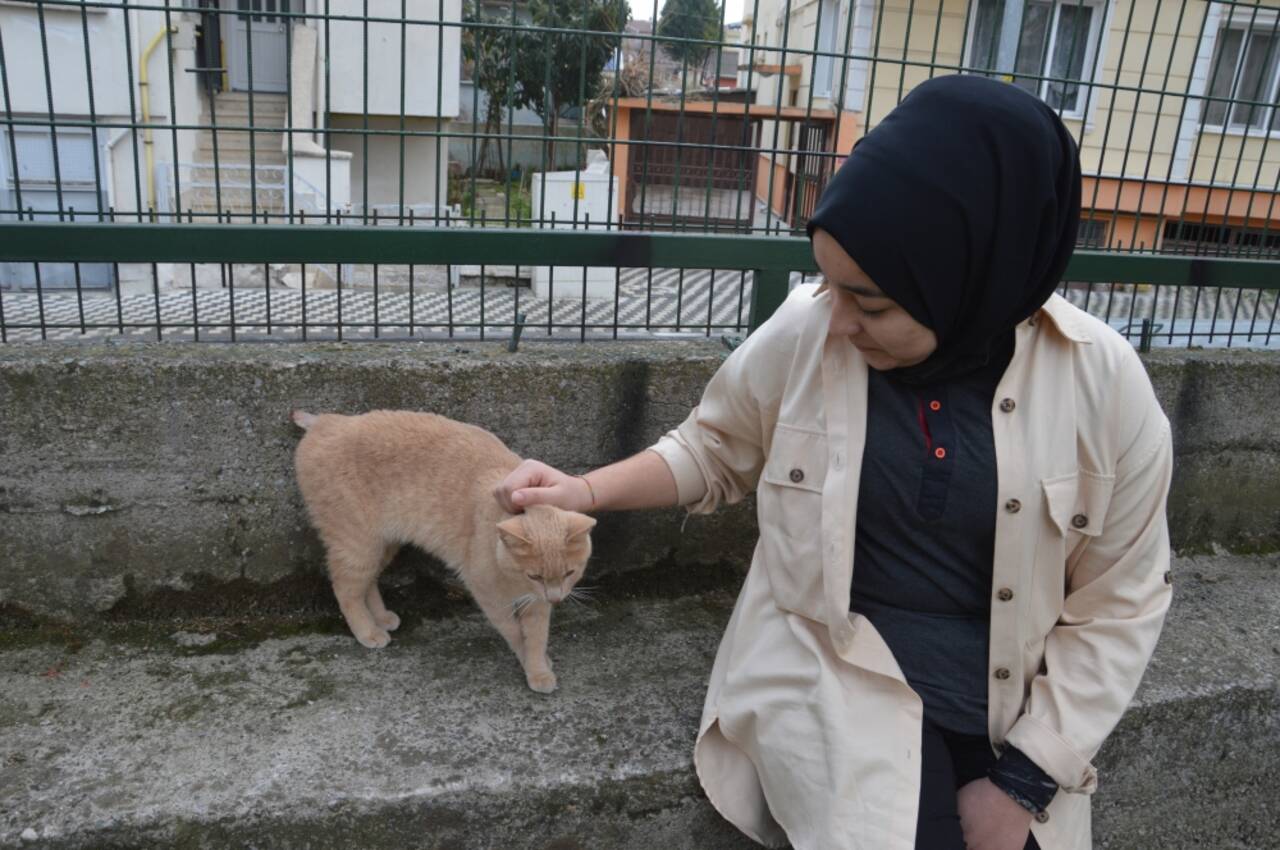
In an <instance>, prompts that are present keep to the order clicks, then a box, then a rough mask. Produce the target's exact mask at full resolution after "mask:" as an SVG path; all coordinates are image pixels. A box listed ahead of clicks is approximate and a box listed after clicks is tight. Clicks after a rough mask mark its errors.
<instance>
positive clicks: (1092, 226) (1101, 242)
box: [1076, 218, 1107, 248]
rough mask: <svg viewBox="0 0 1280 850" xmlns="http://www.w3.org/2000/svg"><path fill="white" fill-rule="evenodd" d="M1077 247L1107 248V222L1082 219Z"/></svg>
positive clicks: (1077, 237) (1077, 235)
mask: <svg viewBox="0 0 1280 850" xmlns="http://www.w3.org/2000/svg"><path fill="white" fill-rule="evenodd" d="M1076 247H1077V248H1105V247H1107V222H1106V221H1105V220H1100V219H1094V218H1082V219H1080V229H1079V230H1078V231H1076Z"/></svg>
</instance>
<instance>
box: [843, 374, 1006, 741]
mask: <svg viewBox="0 0 1280 850" xmlns="http://www.w3.org/2000/svg"><path fill="white" fill-rule="evenodd" d="M1004 365H1005V364H1004V363H998V364H995V365H993V366H990V367H986V368H983V369H981V370H978V371H975V372H970V373H969V374H967V375H963V376H960V377H958V378H954V379H952V380H951V381H948V382H947V383H946V384H945V385H942V386H930V385H926V386H922V387H912V386H908V385H906V384H903V383H901V382H899V381H897V380H894V379H893V378H892V377H889V376H888V375H886V374H885V373H883V372H877V371H875V370H872V371H871V372H870V386H869V391H868V394H867V411H868V412H867V443H866V449H865V452H864V454H863V459H862V483H861V485H860V487H859V491H858V526H857V534H856V535H855V539H856V544H855V548H854V562H853V586H852V598H851V603H850V607H851V608H852V609H853V610H854V611H856V612H858V613H859V614H862V615H864V616H866V617H867V619H869V620H870V621H871V622H872V624H873V625H875V627H876V629H877V630H878V631H879V632H880V634H881V635H882V636H883V637H884V640H885V642H886V643H887V644H888V645H889V649H890V650H892V651H893V654H894V657H895V658H896V659H897V660H898V665H899V666H900V667H901V668H902V672H903V675H905V676H906V679H907V682H908V683H909V684H910V685H911V687H912V688H914V689H915V691H916V692H917V693H918V694H920V697H921V699H923V700H924V712H925V717H926V718H927V719H928V720H929V721H930V722H931V723H933V724H935V725H937V726H941V727H942V728H944V729H949V730H951V731H953V732H959V733H962V734H968V735H985V734H986V731H987V678H988V675H987V666H988V663H987V644H988V640H989V637H988V633H989V629H990V626H989V624H990V619H991V570H992V558H993V552H994V548H995V528H996V519H995V517H996V514H995V512H996V497H997V483H996V454H995V441H994V438H993V436H992V431H991V401H992V397H993V396H994V394H995V388H996V384H998V383H999V381H1000V376H1001V374H1002V372H1003V370H1004Z"/></svg>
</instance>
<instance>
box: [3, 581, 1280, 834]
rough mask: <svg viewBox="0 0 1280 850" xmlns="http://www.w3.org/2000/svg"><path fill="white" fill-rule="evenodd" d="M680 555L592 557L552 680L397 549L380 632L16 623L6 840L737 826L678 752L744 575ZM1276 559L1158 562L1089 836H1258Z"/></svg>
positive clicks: (324, 622) (559, 634) (1270, 693)
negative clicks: (1155, 627)
mask: <svg viewBox="0 0 1280 850" xmlns="http://www.w3.org/2000/svg"><path fill="white" fill-rule="evenodd" d="M689 569H690V568H687V567H681V568H680V578H679V579H678V580H677V581H671V580H670V579H671V576H667V575H664V574H661V571H655V572H653V573H651V574H649V575H646V576H642V577H640V580H637V576H636V575H634V574H631V575H630V576H628V577H618V578H617V579H616V580H611V579H610V577H609V576H607V575H606V576H603V577H601V578H600V579H597V580H594V581H593V583H594V584H597V585H599V591H598V594H597V598H598V599H599V600H601V601H600V602H598V603H595V604H592V605H590V606H587V607H579V606H560V608H558V609H557V612H556V614H555V620H554V622H553V624H552V635H551V643H550V654H551V655H552V657H553V659H554V661H555V669H556V673H557V675H558V676H559V680H560V681H559V684H560V689H559V691H557V692H556V693H555V694H553V695H550V696H543V695H539V694H535V693H533V692H532V691H530V690H529V689H528V688H527V687H526V686H525V683H524V677H523V675H522V674H521V672H520V670H519V667H518V664H517V663H516V661H515V659H514V657H513V656H512V654H511V652H510V650H509V649H507V647H506V645H505V644H504V642H503V641H502V639H501V638H500V637H499V636H498V634H497V633H496V632H495V631H494V630H493V629H492V627H490V626H489V625H488V623H487V622H485V621H484V620H483V618H482V617H480V616H479V615H478V614H477V613H475V612H474V611H473V610H472V608H471V606H470V604H469V603H468V602H465V601H461V602H460V601H458V600H457V597H456V595H454V596H453V599H454V601H452V602H450V601H446V600H447V599H448V598H450V596H451V592H450V591H449V590H448V589H447V588H446V587H443V586H440V585H438V584H435V583H434V582H433V581H432V580H431V579H429V578H427V577H426V574H425V573H424V574H421V575H413V576H410V575H407V574H404V573H403V572H402V573H401V574H400V575H394V573H395V572H396V568H393V569H392V573H393V575H392V576H391V578H392V579H395V580H394V581H390V582H388V583H387V587H386V589H385V590H384V593H385V596H386V600H387V603H388V605H389V606H390V607H391V608H392V609H393V610H398V611H399V613H400V615H401V617H402V618H403V620H404V625H403V626H402V628H401V629H400V630H399V631H397V632H396V633H395V635H394V638H393V641H392V643H391V645H390V646H389V647H388V648H386V649H382V650H377V651H370V650H366V649H364V648H363V647H361V646H359V645H358V644H357V643H356V641H355V640H354V639H353V638H352V637H351V636H350V634H348V633H347V631H346V627H345V624H344V623H343V621H342V619H341V617H340V616H339V615H338V613H337V608H336V605H335V604H333V602H332V599H331V598H328V597H327V596H317V597H314V598H315V599H320V600H322V602H321V608H320V609H319V610H320V613H316V612H315V611H314V610H313V611H312V612H311V613H310V614H309V615H308V617H309V619H308V618H303V619H298V618H296V617H293V618H284V616H283V615H281V614H277V616H278V617H281V619H277V620H275V621H264V622H263V623H261V624H259V625H253V624H246V623H245V622H244V620H243V618H241V619H239V620H228V621H225V622H224V621H218V620H215V619H209V618H204V619H201V620H200V621H199V624H198V625H193V626H191V627H189V631H183V627H182V626H181V625H176V624H175V623H174V622H173V621H169V620H164V621H159V622H151V621H142V622H137V623H133V624H125V625H118V626H115V627H110V628H109V629H108V630H107V631H105V632H85V633H84V634H80V633H79V632H78V631H76V629H88V628H89V626H87V625H85V626H78V627H71V631H68V632H65V633H64V632H54V631H50V632H49V634H50V635H56V637H50V638H48V641H49V642H47V643H42V642H39V641H34V640H32V639H27V638H24V639H22V640H18V641H15V642H13V643H12V644H10V645H9V647H8V648H6V649H4V650H3V651H0V694H3V702H0V709H3V711H4V714H3V715H0V716H3V718H4V722H5V724H6V726H5V740H7V741H9V742H12V745H11V746H10V747H9V748H8V749H9V750H10V751H11V754H10V758H9V759H7V760H6V764H5V773H6V780H7V783H6V785H7V788H8V795H9V805H8V806H7V808H8V812H9V814H8V815H7V816H6V817H5V819H4V820H3V823H4V827H3V832H2V833H0V846H3V847H18V846H23V845H21V840H20V838H19V836H20V834H21V833H22V832H23V831H24V830H25V829H33V830H35V832H36V833H37V835H38V836H39V841H40V844H39V846H41V847H47V848H56V850H63V849H64V848H67V849H68V850H69V848H72V847H77V848H78V847H88V846H108V845H109V846H126V845H128V846H135V845H145V846H169V845H173V844H177V843H180V842H181V841H182V840H185V839H186V838H189V837H190V836H193V835H197V836H201V841H202V842H205V843H202V844H201V846H250V845H254V846H271V847H280V848H302V847H308V846H310V847H319V846H325V847H328V846H336V845H335V844H334V836H335V835H337V834H346V835H359V836H360V838H361V841H360V842H359V843H360V845H361V846H362V847H366V848H370V850H380V848H393V847H394V848H402V847H407V846H415V847H418V846H432V847H444V846H448V847H450V848H457V850H470V848H489V847H552V846H554V847H566V848H569V847H589V848H593V850H596V848H600V850H642V848H643V850H650V848H653V847H656V846H657V847H669V848H672V850H684V848H698V850H747V848H751V847H755V846H756V845H755V844H753V843H752V842H751V841H750V840H749V839H747V838H746V837H745V836H742V835H739V834H738V833H737V832H736V831H735V830H734V829H733V828H732V827H731V826H729V825H728V824H727V823H726V822H725V821H723V820H722V819H721V818H720V816H719V815H718V814H717V813H716V812H715V811H714V810H713V809H712V808H711V807H710V805H709V804H708V803H707V801H706V799H705V797H704V796H703V795H702V792H701V790H700V789H699V787H698V783H697V780H696V778H695V776H694V773H693V769H692V764H691V752H692V746H693V740H694V735H695V734H696V732H697V725H698V718H699V714H700V710H701V706H702V699H703V695H704V693H705V687H706V682H707V676H708V673H709V671H710V669H711V663H712V659H713V657H714V654H715V651H716V646H717V643H718V641H719V638H720V635H721V632H722V630H723V628H724V626H725V623H726V622H727V620H728V618H729V615H730V612H731V609H732V604H733V594H734V585H735V584H736V581H737V579H736V574H730V575H727V576H724V577H721V576H720V574H717V578H716V579H715V584H714V585H713V586H712V589H709V590H706V591H705V592H701V593H699V594H698V595H696V596H686V597H679V598H660V597H659V596H657V595H656V594H657V593H658V592H660V589H662V588H664V587H669V586H674V585H682V584H683V583H685V582H689V581H690V576H689V574H688V570H689ZM1278 570H1280V558H1277V557H1275V556H1270V557H1262V558H1251V559H1244V558H1232V557H1217V558H1196V559H1183V560H1179V561H1178V562H1177V563H1176V564H1175V565H1174V570H1173V574H1174V576H1175V584H1176V585H1177V587H1178V588H1179V590H1178V593H1176V594H1175V597H1174V608H1173V612H1172V614H1171V616H1170V618H1169V623H1168V626H1167V627H1166V629H1165V635H1164V637H1163V639H1162V641H1161V644H1160V646H1159V647H1158V649H1157V651H1156V656H1155V660H1154V662H1153V664H1152V665H1151V667H1150V669H1149V670H1148V672H1147V676H1146V679H1145V681H1144V682H1143V685H1142V687H1141V689H1140V690H1139V693H1138V697H1137V700H1136V702H1135V705H1134V708H1133V709H1132V710H1131V711H1130V712H1129V713H1128V714H1127V715H1126V717H1125V719H1124V720H1123V721H1122V722H1121V724H1120V726H1119V727H1118V729H1117V730H1116V732H1115V733H1114V734H1113V735H1112V737H1111V739H1110V740H1109V741H1108V743H1107V746H1106V747H1105V748H1104V750H1103V752H1102V753H1101V754H1100V756H1099V758H1098V765H1099V768H1100V771H1101V773H1102V776H1103V777H1104V778H1103V780H1102V783H1101V788H1100V790H1099V791H1098V793H1097V795H1096V797H1095V801H1096V808H1095V817H1094V829H1095V846H1097V847H1099V848H1101V850H1121V848H1123V850H1156V849H1157V848H1161V850H1164V848H1173V847H1223V848H1226V847H1261V846H1269V842H1270V841H1271V838H1272V836H1273V835H1274V832H1275V830H1276V829H1277V828H1280V808H1277V807H1276V806H1275V805H1274V799H1273V796H1274V793H1273V792H1274V779H1273V776H1274V772H1275V771H1276V770H1277V769H1278V768H1280V764H1278V762H1280V683H1278V680H1277V675H1278V674H1277V669H1276V663H1275V658H1276V647H1277V645H1280V610H1278V609H1277V607H1276V606H1274V605H1273V604H1272V603H1271V601H1270V600H1273V599H1274V598H1275V596H1276V593H1277V591H1278V590H1280V585H1278V581H1280V579H1278V576H1280V572H1278ZM315 577H316V587H317V588H320V590H319V591H318V592H320V593H327V591H326V590H325V585H324V582H323V579H322V577H321V575H320V572H319V571H318V570H317V571H316V574H315ZM402 579H403V580H402ZM684 586H689V585H684ZM694 586H700V585H694ZM640 588H651V589H655V590H638V589H640ZM192 593H197V591H193V592H192ZM278 602H279V600H273V603H272V604H278ZM104 628H106V627H104ZM68 640H71V641H74V643H75V645H76V646H77V647H78V650H77V651H75V652H69V651H68V650H67V647H66V643H65V642H66V641H68ZM46 670H55V671H57V675H52V676H51V675H48V674H46V675H44V676H41V675H39V673H40V671H46ZM17 742H21V744H20V746H19V744H18V743H17ZM70 742H74V744H72V743H70ZM85 753H92V754H93V756H94V757H93V758H91V759H90V758H86V757H85V756H84V754H85ZM12 754H18V755H20V756H21V758H13V757H12ZM104 765H108V766H109V767H110V769H109V770H108V769H104V767H103V766H104ZM1173 778H1182V779H1180V780H1178V781H1171V780H1172V779H1173ZM184 837H185V838H184Z"/></svg>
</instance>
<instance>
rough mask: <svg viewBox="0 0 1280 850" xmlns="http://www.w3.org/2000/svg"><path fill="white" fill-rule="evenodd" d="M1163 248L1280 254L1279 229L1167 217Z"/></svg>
mask: <svg viewBox="0 0 1280 850" xmlns="http://www.w3.org/2000/svg"><path fill="white" fill-rule="evenodd" d="M1161 247H1162V248H1163V249H1164V250H1165V251H1170V252H1176V253H1179V254H1227V255H1230V256H1271V257H1274V256H1276V255H1277V254H1280V231H1276V230H1271V229H1269V228H1262V227H1236V226H1234V225H1223V224H1214V223H1206V224H1201V223H1200V222H1198V221H1167V222H1165V225H1164V241H1163V243H1162V246H1161Z"/></svg>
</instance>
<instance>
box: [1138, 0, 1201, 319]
mask: <svg viewBox="0 0 1280 850" xmlns="http://www.w3.org/2000/svg"><path fill="white" fill-rule="evenodd" d="M1186 11H1187V0H1182V5H1181V6H1180V7H1179V9H1178V24H1177V29H1176V30H1175V31H1176V32H1181V31H1182V21H1183V18H1184V16H1185V14H1186ZM1208 22H1209V16H1208V15H1207V14H1205V15H1201V16H1200V28H1199V30H1198V32H1197V36H1196V40H1195V42H1194V44H1196V45H1197V48H1196V49H1197V50H1198V49H1199V47H1198V45H1200V44H1201V43H1203V41H1204V31H1205V26H1206V25H1207V24H1208ZM1177 49H1178V42H1177V38H1176V37H1175V38H1174V42H1173V44H1172V46H1171V47H1170V48H1169V63H1170V68H1172V65H1173V61H1174V56H1175V55H1176V54H1177ZM1194 56H1195V54H1194V53H1193V54H1192V59H1193V61H1194ZM1194 81H1195V75H1194V74H1188V75H1187V87H1186V90H1185V91H1183V93H1182V105H1181V106H1180V107H1179V108H1178V120H1177V123H1175V124H1174V127H1175V130H1174V134H1175V140H1174V146H1173V149H1172V150H1171V151H1170V152H1169V166H1168V168H1167V169H1166V170H1165V178H1164V188H1163V189H1162V190H1161V192H1160V203H1159V204H1158V205H1157V208H1158V209H1159V210H1160V212H1159V213H1158V218H1157V220H1156V239H1161V240H1162V236H1161V230H1162V229H1163V225H1164V221H1165V206H1166V204H1167V203H1168V200H1169V186H1170V184H1171V183H1172V181H1173V167H1174V164H1175V163H1176V161H1177V159H1178V157H1177V152H1178V147H1177V134H1179V133H1181V131H1182V121H1183V118H1184V117H1185V116H1186V111H1187V106H1188V105H1189V104H1190V102H1191V86H1192V85H1193V84H1194ZM1168 85H1169V69H1168V68H1167V69H1166V70H1165V75H1164V81H1163V83H1162V85H1161V89H1162V91H1161V95H1160V99H1159V101H1158V102H1157V104H1156V121H1155V126H1153V127H1152V130H1151V139H1152V143H1151V146H1152V148H1153V149H1154V147H1155V140H1156V133H1157V132H1158V130H1159V122H1160V115H1161V113H1162V112H1163V111H1164V91H1165V90H1167V88H1168ZM1197 145H1198V143H1197ZM1194 163H1195V157H1194V156H1193V157H1192V158H1191V165H1190V166H1189V170H1188V174H1190V173H1191V171H1192V170H1194ZM1150 168H1151V158H1150V157H1149V156H1148V158H1147V168H1146V169H1145V170H1144V171H1143V181H1142V182H1143V189H1142V190H1141V191H1139V193H1138V209H1139V211H1141V209H1142V200H1143V197H1144V195H1145V194H1146V191H1145V190H1146V182H1147V175H1148V174H1149V173H1150ZM1140 218H1141V212H1139V219H1140ZM1156 239H1153V240H1152V245H1151V247H1152V250H1155V249H1156V248H1157V245H1156ZM1160 247H1161V248H1162V247H1163V244H1161V246H1160ZM1178 293H1179V291H1178V290H1175V291H1174V303H1175V304H1176V303H1177V300H1178ZM1175 315H1176V314H1175ZM1169 334H1170V336H1169V342H1170V344H1172V343H1173V325H1172V323H1170V326H1169Z"/></svg>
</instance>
